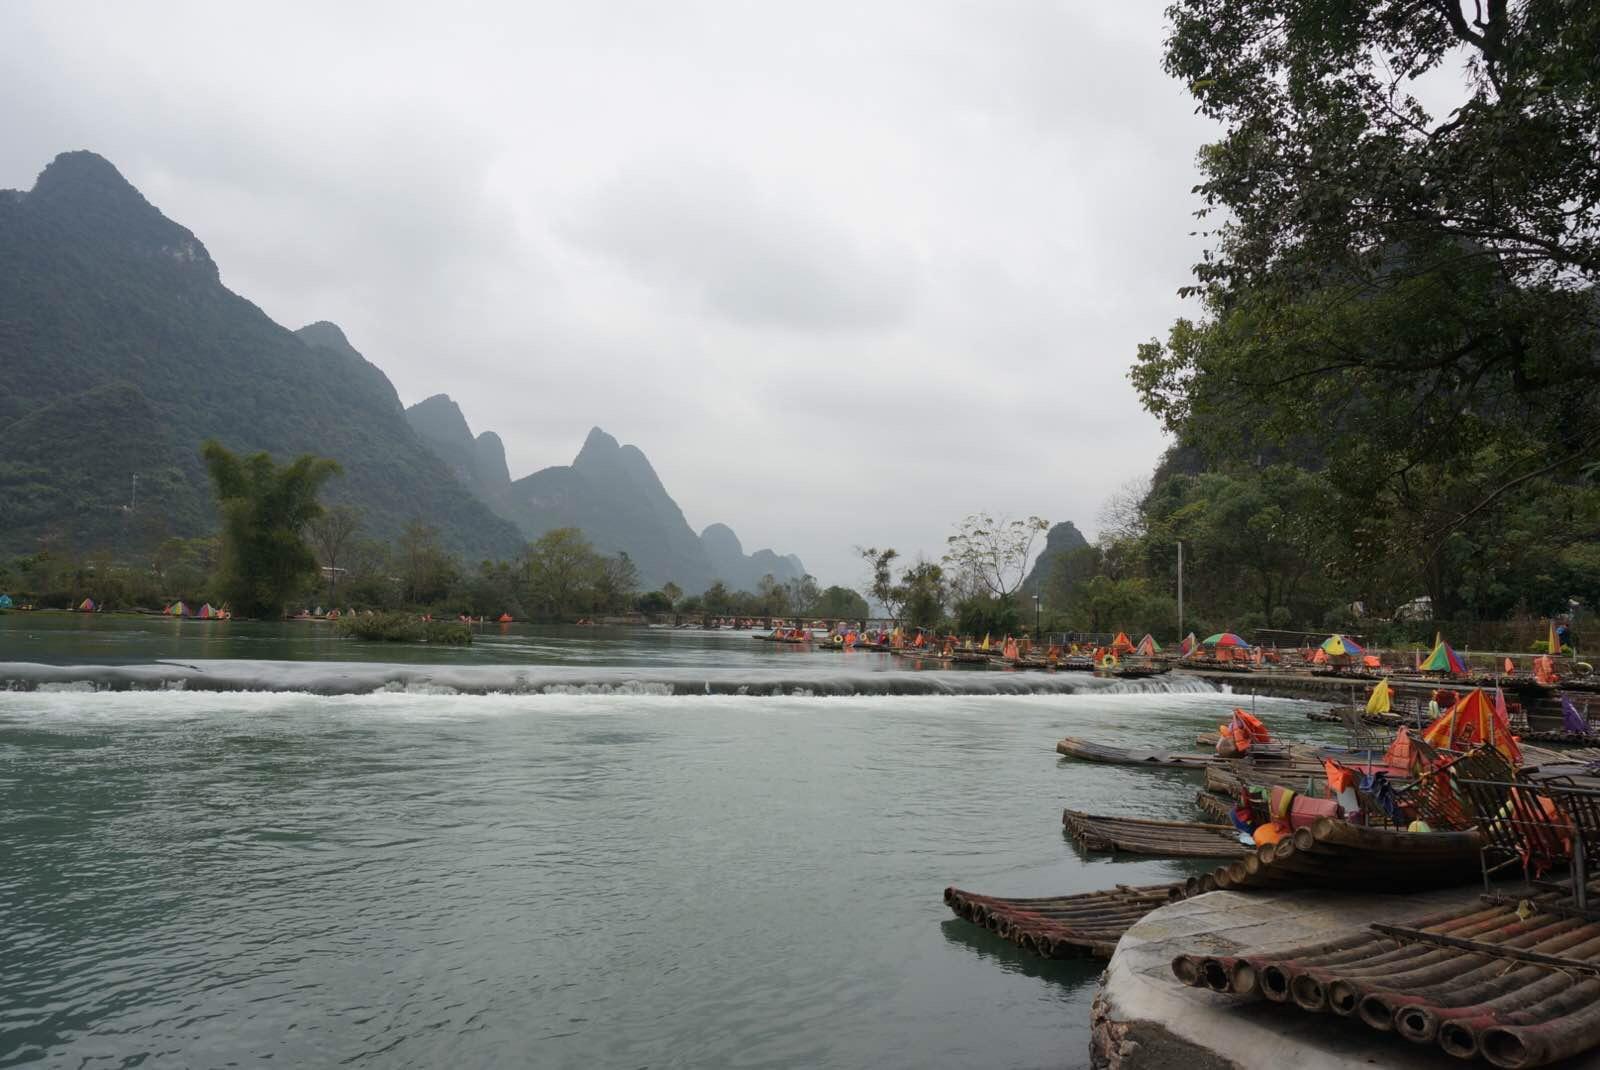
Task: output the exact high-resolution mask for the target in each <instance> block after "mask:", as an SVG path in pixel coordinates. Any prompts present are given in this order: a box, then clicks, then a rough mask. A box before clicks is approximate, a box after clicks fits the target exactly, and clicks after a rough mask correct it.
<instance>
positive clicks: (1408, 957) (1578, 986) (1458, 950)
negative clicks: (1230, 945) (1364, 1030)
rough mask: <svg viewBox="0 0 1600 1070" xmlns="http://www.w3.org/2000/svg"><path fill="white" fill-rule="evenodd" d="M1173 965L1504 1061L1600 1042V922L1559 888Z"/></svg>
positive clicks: (1538, 1062)
mask: <svg viewBox="0 0 1600 1070" xmlns="http://www.w3.org/2000/svg"><path fill="white" fill-rule="evenodd" d="M1172 970H1173V973H1175V974H1176V975H1177V977H1178V979H1179V980H1181V981H1183V982H1184V983H1185V984H1188V985H1192V986H1194V987H1197V988H1210V989H1213V990H1215V991H1218V992H1224V993H1227V994H1229V995H1233V996H1237V997H1241V998H1256V997H1258V996H1259V997H1264V998H1266V999H1268V1000H1271V1001H1273V1002H1276V1003H1283V1004H1292V1005H1294V1006H1297V1007H1300V1008H1302V1009H1304V1010H1307V1011H1311V1012H1313V1013H1330V1014H1334V1015H1338V1016H1340V1017H1343V1018H1348V1019H1350V1020H1351V1021H1352V1022H1358V1021H1359V1022H1362V1023H1364V1024H1366V1025H1368V1026H1370V1027H1372V1028H1373V1029H1377V1030H1380V1031H1383V1032H1394V1033H1398V1034H1399V1035H1400V1036H1402V1037H1405V1038H1406V1039H1407V1040H1409V1041H1412V1042H1414V1043H1417V1044H1438V1045H1439V1047H1441V1048H1443V1049H1444V1050H1445V1051H1447V1052H1449V1053H1450V1054H1451V1055H1455V1056H1459V1057H1461V1058H1464V1059H1470V1058H1473V1057H1475V1056H1482V1057H1483V1058H1486V1059H1488V1060H1489V1062H1491V1063H1493V1064H1494V1065H1496V1066H1503V1067H1512V1068H1521V1067H1530V1066H1542V1065H1544V1064H1545V1063H1549V1062H1554V1061H1555V1060H1557V1059H1564V1058H1566V1057H1568V1056H1571V1055H1576V1054H1578V1053H1579V1052H1582V1051H1587V1050H1588V1049H1590V1048H1593V1047H1595V1046H1596V1045H1600V921H1595V920H1593V919H1591V918H1589V917H1585V916H1583V914H1582V913H1580V912H1577V911H1572V910H1569V909H1566V908H1564V907H1563V902H1562V901H1561V900H1559V899H1558V898H1557V897H1555V896H1553V895H1546V896H1541V897H1538V898H1537V899H1534V900H1524V901H1521V902H1519V901H1517V900H1514V899H1502V898H1499V897H1490V896H1485V897H1483V901H1482V904H1481V905H1478V906H1473V907H1468V908H1466V909H1463V910H1458V911H1455V912H1452V913H1449V914H1441V915H1436V916H1434V917H1431V918H1427V919H1424V920H1422V921H1419V922H1416V923H1414V924H1412V925H1409V926H1397V925H1381V924H1374V925H1370V926H1368V927H1367V928H1366V929H1362V930H1356V931H1352V932H1349V933H1346V934H1345V935H1343V936H1341V937H1339V938H1337V939H1335V940H1330V941H1328V942H1326V943H1321V944H1312V945H1307V946H1304V947H1297V948H1291V949H1289V950H1285V951H1269V952H1246V953H1244V954H1241V955H1229V956H1221V955H1217V956H1212V955H1180V956H1178V957H1177V958H1176V959H1174V960H1173V962H1172Z"/></svg>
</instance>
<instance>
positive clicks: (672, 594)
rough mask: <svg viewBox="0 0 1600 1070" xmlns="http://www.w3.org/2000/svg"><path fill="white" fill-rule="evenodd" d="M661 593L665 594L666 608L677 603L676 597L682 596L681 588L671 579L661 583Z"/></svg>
mask: <svg viewBox="0 0 1600 1070" xmlns="http://www.w3.org/2000/svg"><path fill="white" fill-rule="evenodd" d="M661 593H662V594H664V595H666V598H667V609H669V610H670V609H671V608H672V607H673V606H675V605H677V604H678V599H680V598H682V597H683V588H682V587H679V586H678V585H677V584H676V583H673V582H672V581H671V580H668V581H667V582H666V583H663V584H662V585H661Z"/></svg>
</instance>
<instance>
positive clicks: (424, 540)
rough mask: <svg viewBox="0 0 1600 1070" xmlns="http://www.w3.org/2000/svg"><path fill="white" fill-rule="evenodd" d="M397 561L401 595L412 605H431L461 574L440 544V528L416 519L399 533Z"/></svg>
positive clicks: (443, 594)
mask: <svg viewBox="0 0 1600 1070" xmlns="http://www.w3.org/2000/svg"><path fill="white" fill-rule="evenodd" d="M397 549H398V555H397V561H396V564H397V565H398V566H399V569H400V590H401V596H402V597H403V598H404V599H405V601H406V602H408V603H409V604H411V605H415V606H422V605H432V604H433V603H435V602H437V601H439V600H441V599H442V598H444V597H445V596H446V595H447V594H448V593H449V592H450V587H451V585H452V584H454V583H455V582H456V579H457V578H458V577H459V576H460V567H459V566H458V565H457V564H456V561H455V559H454V558H452V557H451V556H450V555H449V554H448V553H446V552H445V550H444V548H443V547H442V546H440V545H439V531H438V529H437V528H433V527H429V526H428V525H426V524H423V523H422V522H421V521H417V520H413V521H412V522H411V523H409V524H407V525H406V528H405V530H404V531H402V532H401V533H400V539H399V541H398V543H397Z"/></svg>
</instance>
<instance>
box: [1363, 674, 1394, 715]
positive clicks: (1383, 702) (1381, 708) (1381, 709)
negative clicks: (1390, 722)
mask: <svg viewBox="0 0 1600 1070" xmlns="http://www.w3.org/2000/svg"><path fill="white" fill-rule="evenodd" d="M1390 698H1391V694H1390V691H1389V681H1387V680H1379V681H1378V682H1377V684H1376V685H1374V687H1373V688H1372V694H1370V695H1368V696H1367V712H1368V713H1388V712H1389V700H1390Z"/></svg>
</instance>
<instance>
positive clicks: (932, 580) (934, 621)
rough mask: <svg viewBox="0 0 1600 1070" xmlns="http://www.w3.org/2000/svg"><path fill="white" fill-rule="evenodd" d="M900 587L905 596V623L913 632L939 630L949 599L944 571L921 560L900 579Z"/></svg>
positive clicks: (902, 607)
mask: <svg viewBox="0 0 1600 1070" xmlns="http://www.w3.org/2000/svg"><path fill="white" fill-rule="evenodd" d="M899 586H900V590H902V591H904V592H905V593H904V599H903V601H902V602H901V610H902V612H903V613H904V614H905V620H906V622H907V623H908V624H910V625H911V626H912V627H914V628H934V627H937V626H938V624H939V622H940V621H941V620H943V619H944V607H945V602H946V600H947V598H948V592H947V591H946V590H945V582H944V569H942V568H940V567H939V566H938V565H937V564H934V563H933V562H932V561H920V560H919V561H918V562H917V563H916V564H914V565H912V566H911V567H910V568H908V569H906V570H905V572H904V573H903V574H902V575H901V577H900V585H899Z"/></svg>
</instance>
